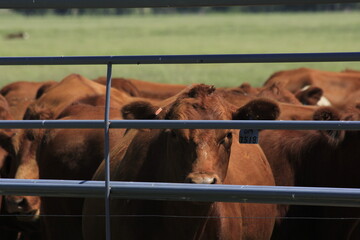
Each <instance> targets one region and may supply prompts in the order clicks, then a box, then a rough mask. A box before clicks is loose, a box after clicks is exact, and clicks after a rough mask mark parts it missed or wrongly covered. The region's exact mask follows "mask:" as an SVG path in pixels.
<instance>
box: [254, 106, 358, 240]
mask: <svg viewBox="0 0 360 240" xmlns="http://www.w3.org/2000/svg"><path fill="white" fill-rule="evenodd" d="M359 112H360V111H359V109H358V112H357V113H356V112H352V113H351V114H349V115H347V116H345V118H346V119H347V120H359ZM313 118H314V120H339V119H340V114H339V113H338V112H337V111H336V110H335V109H333V108H329V107H322V108H319V109H318V110H316V111H315V113H314V117H313ZM359 143H360V132H359V131H346V132H344V131H333V130H326V131H325V130H307V131H304V130H303V131H296V130H263V131H262V132H261V133H260V145H261V147H262V148H263V150H264V152H265V154H266V156H267V158H268V160H269V163H270V165H271V168H272V170H273V173H274V177H275V181H276V185H279V186H310V187H347V188H351V187H355V188H359V187H360V178H359V174H358V167H359V161H358V160H359V155H360V152H359V149H360V148H359V147H360V145H359ZM279 216H280V217H286V218H285V219H279V220H278V221H277V224H276V227H275V230H274V236H273V239H310V240H311V239H334V240H335V239H359V237H360V235H359V227H360V226H358V221H357V219H358V218H359V217H360V211H359V209H358V208H336V207H309V206H285V205H280V206H279ZM288 218H290V219H288ZM292 218H293V219H292ZM297 218H299V219H297ZM317 218H319V219H317ZM340 218H342V219H344V220H339V219H340ZM346 218H349V219H346Z"/></svg>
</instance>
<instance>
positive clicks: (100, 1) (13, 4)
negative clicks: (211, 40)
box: [0, 0, 359, 9]
mask: <svg viewBox="0 0 360 240" xmlns="http://www.w3.org/2000/svg"><path fill="white" fill-rule="evenodd" d="M353 2H359V1H355V0H342V1H340V0H291V1H289V0H151V1H149V0H87V1H83V0H71V1H67V0H62V1H61V0H0V8H13V9H17V8H22V9H36V8H61V9H64V8H142V7H202V6H203V7H205V6H246V5H281V4H287V5H294V4H327V3H353Z"/></svg>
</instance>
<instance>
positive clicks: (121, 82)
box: [95, 77, 187, 100]
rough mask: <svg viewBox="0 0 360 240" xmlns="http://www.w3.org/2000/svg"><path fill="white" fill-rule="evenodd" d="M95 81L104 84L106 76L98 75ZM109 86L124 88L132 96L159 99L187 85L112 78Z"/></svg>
mask: <svg viewBox="0 0 360 240" xmlns="http://www.w3.org/2000/svg"><path fill="white" fill-rule="evenodd" d="M95 81H96V82H99V83H102V84H105V82H106V78H105V77H100V78H98V79H95ZM111 86H112V87H115V88H117V89H121V90H124V91H125V92H128V93H129V94H130V95H131V96H134V97H144V98H152V99H160V100H162V99H166V98H169V97H172V96H173V95H176V94H177V93H179V92H181V91H182V90H183V89H185V88H186V87H187V85H182V84H170V83H157V82H149V81H143V80H138V79H132V78H113V79H112V85H111Z"/></svg>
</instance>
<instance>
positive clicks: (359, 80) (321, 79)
mask: <svg viewBox="0 0 360 240" xmlns="http://www.w3.org/2000/svg"><path fill="white" fill-rule="evenodd" d="M274 83H279V84H282V85H283V86H284V87H285V88H286V89H288V90H289V91H291V92H292V93H294V94H295V93H297V92H298V91H300V90H302V89H303V88H304V87H307V86H314V87H319V88H321V89H322V91H323V96H324V97H325V98H326V99H327V100H328V101H329V102H330V103H331V104H332V105H335V106H336V105H337V104H338V103H341V102H342V101H343V99H344V98H345V97H347V96H348V95H349V94H351V93H353V92H355V91H358V90H359V89H360V74H358V73H356V72H327V71H320V70H315V69H309V68H299V69H294V70H285V71H280V72H276V73H274V74H273V75H272V76H271V77H270V78H269V79H268V80H267V81H266V82H265V83H264V86H268V85H271V84H274Z"/></svg>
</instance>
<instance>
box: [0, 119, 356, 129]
mask: <svg viewBox="0 0 360 240" xmlns="http://www.w3.org/2000/svg"><path fill="white" fill-rule="evenodd" d="M104 127H105V122H104V121H103V120H0V129H26V128H37V129H38V128H46V129H51V128H71V129H74V128H83V129H85V128H104ZM110 128H137V129H141V128H150V129H168V128H171V129H292V130H317V129H319V130H360V121H271V120H110Z"/></svg>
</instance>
